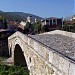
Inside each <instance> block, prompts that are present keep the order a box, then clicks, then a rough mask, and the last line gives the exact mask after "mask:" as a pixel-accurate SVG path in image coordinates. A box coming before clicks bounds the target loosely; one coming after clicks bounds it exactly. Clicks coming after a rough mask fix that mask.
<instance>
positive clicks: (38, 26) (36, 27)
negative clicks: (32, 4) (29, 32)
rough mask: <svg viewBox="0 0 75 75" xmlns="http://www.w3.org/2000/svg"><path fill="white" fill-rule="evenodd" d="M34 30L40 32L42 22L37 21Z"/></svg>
mask: <svg viewBox="0 0 75 75" xmlns="http://www.w3.org/2000/svg"><path fill="white" fill-rule="evenodd" d="M34 31H35V33H40V31H41V24H40V22H35V23H34Z"/></svg>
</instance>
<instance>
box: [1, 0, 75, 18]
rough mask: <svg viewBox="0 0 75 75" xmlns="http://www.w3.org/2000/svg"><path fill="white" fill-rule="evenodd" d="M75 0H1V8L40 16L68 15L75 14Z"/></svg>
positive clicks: (6, 10)
mask: <svg viewBox="0 0 75 75" xmlns="http://www.w3.org/2000/svg"><path fill="white" fill-rule="evenodd" d="M74 7H75V0H0V10H1V11H5V12H25V13H31V14H34V15H37V16H40V17H43V18H44V17H67V16H72V15H74V14H75V8H74Z"/></svg>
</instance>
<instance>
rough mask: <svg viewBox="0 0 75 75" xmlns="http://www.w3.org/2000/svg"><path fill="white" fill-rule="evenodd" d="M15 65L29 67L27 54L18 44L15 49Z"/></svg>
mask: <svg viewBox="0 0 75 75" xmlns="http://www.w3.org/2000/svg"><path fill="white" fill-rule="evenodd" d="M14 65H16V66H24V67H27V63H26V60H25V56H24V54H23V51H22V49H21V47H20V46H19V45H18V44H16V46H15V50H14Z"/></svg>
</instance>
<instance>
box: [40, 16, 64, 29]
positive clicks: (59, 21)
mask: <svg viewBox="0 0 75 75" xmlns="http://www.w3.org/2000/svg"><path fill="white" fill-rule="evenodd" d="M41 23H42V26H44V25H48V26H49V28H50V29H57V27H62V25H63V18H56V17H50V18H45V19H43V20H42V21H41Z"/></svg>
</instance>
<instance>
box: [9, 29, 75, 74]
mask: <svg viewBox="0 0 75 75" xmlns="http://www.w3.org/2000/svg"><path fill="white" fill-rule="evenodd" d="M61 34H62V35H61ZM8 43H9V45H8V46H9V55H10V58H11V60H12V61H10V62H12V65H23V66H27V67H28V69H29V71H30V75H75V47H74V46H75V34H74V33H69V32H65V31H59V30H55V31H51V32H48V33H44V34H40V35H25V34H22V33H21V32H16V33H14V34H13V35H11V36H10V37H9V38H8Z"/></svg>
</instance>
